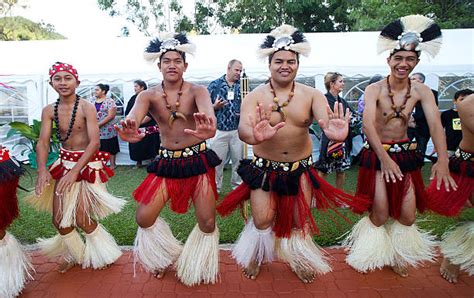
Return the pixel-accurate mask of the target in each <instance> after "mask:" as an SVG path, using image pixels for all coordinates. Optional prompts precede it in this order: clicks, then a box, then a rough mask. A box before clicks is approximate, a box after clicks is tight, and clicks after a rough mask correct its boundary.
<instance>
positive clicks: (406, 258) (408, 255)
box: [388, 174, 435, 277]
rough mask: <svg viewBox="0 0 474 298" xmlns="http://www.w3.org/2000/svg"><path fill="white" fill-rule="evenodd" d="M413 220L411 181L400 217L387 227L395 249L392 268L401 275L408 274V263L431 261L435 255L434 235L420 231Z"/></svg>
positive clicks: (414, 201)
mask: <svg viewBox="0 0 474 298" xmlns="http://www.w3.org/2000/svg"><path fill="white" fill-rule="evenodd" d="M405 175H409V174H405ZM410 183H411V182H410ZM415 220H416V197H415V191H414V189H413V184H412V183H411V185H410V188H409V189H408V192H407V193H406V195H405V198H404V199H403V202H402V206H401V215H400V218H399V219H398V220H394V221H393V223H392V224H391V225H390V227H389V228H388V231H389V235H390V238H391V240H392V245H393V248H394V250H395V264H394V266H393V267H392V268H393V270H394V271H395V272H396V273H397V274H399V275H400V276H402V277H406V276H408V265H411V266H417V265H419V264H420V263H421V262H422V261H432V260H433V259H434V256H435V253H434V246H435V242H434V237H433V236H431V235H430V234H428V233H426V232H422V231H420V230H419V229H418V228H417V227H416V225H415V224H414V223H415Z"/></svg>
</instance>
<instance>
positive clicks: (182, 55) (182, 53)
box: [159, 50, 186, 63]
mask: <svg viewBox="0 0 474 298" xmlns="http://www.w3.org/2000/svg"><path fill="white" fill-rule="evenodd" d="M171 51H173V52H176V53H178V54H179V55H180V56H181V58H183V61H184V63H186V53H185V52H181V51H178V50H168V51H166V52H164V53H163V54H161V55H160V62H159V63H161V59H163V56H164V55H165V54H166V53H168V52H171Z"/></svg>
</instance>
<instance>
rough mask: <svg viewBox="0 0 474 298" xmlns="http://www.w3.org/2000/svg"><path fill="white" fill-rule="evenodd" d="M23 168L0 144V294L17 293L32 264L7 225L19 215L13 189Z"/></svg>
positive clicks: (27, 276) (0, 295) (15, 188)
mask: <svg viewBox="0 0 474 298" xmlns="http://www.w3.org/2000/svg"><path fill="white" fill-rule="evenodd" d="M22 174H23V169H22V168H21V167H20V166H19V165H18V164H17V163H16V161H14V160H12V159H11V158H10V155H9V153H8V150H7V149H6V148H4V147H3V146H2V145H1V144H0V194H1V195H0V297H16V296H17V295H19V294H20V292H21V290H22V289H23V287H24V285H25V282H26V280H27V279H29V278H31V275H30V271H32V270H33V266H32V265H31V263H30V259H29V257H28V256H27V255H26V254H25V253H24V252H23V249H22V247H21V245H20V243H19V242H18V241H17V240H16V238H15V237H14V236H13V235H12V234H10V233H8V232H7V231H6V229H7V228H8V226H9V225H10V224H11V223H12V222H13V220H15V218H17V217H18V212H19V210H18V198H17V195H16V190H17V187H18V181H19V180H20V175H22Z"/></svg>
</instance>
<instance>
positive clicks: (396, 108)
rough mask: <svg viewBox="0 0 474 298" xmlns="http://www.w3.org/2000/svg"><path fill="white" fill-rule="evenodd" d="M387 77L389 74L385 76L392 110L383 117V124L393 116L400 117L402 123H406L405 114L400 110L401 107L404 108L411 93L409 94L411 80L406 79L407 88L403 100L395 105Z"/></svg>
mask: <svg viewBox="0 0 474 298" xmlns="http://www.w3.org/2000/svg"><path fill="white" fill-rule="evenodd" d="M389 78H390V76H387V89H388V97H390V101H391V102H392V110H393V112H392V113H390V114H389V115H388V116H387V119H385V124H387V123H388V122H389V121H390V120H392V119H394V118H400V119H402V121H403V123H404V124H406V123H407V122H408V117H407V115H405V114H403V113H402V111H403V109H405V107H406V104H407V101H408V99H409V98H410V97H411V94H410V91H411V81H410V80H408V89H407V93H406V94H405V100H404V101H403V103H402V104H401V105H399V106H397V105H396V104H395V102H394V100H393V92H392V87H391V86H390V80H389Z"/></svg>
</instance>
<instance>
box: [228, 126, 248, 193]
mask: <svg viewBox="0 0 474 298" xmlns="http://www.w3.org/2000/svg"><path fill="white" fill-rule="evenodd" d="M229 133H230V134H231V135H230V140H229V146H230V159H231V161H232V173H231V179H230V182H231V185H232V189H235V188H236V187H237V186H239V185H240V183H242V179H241V178H240V176H239V174H238V173H237V169H238V167H239V163H240V161H241V160H242V159H243V158H244V143H243V142H242V141H241V140H240V139H239V132H238V131H237V130H233V131H231V132H229Z"/></svg>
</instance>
